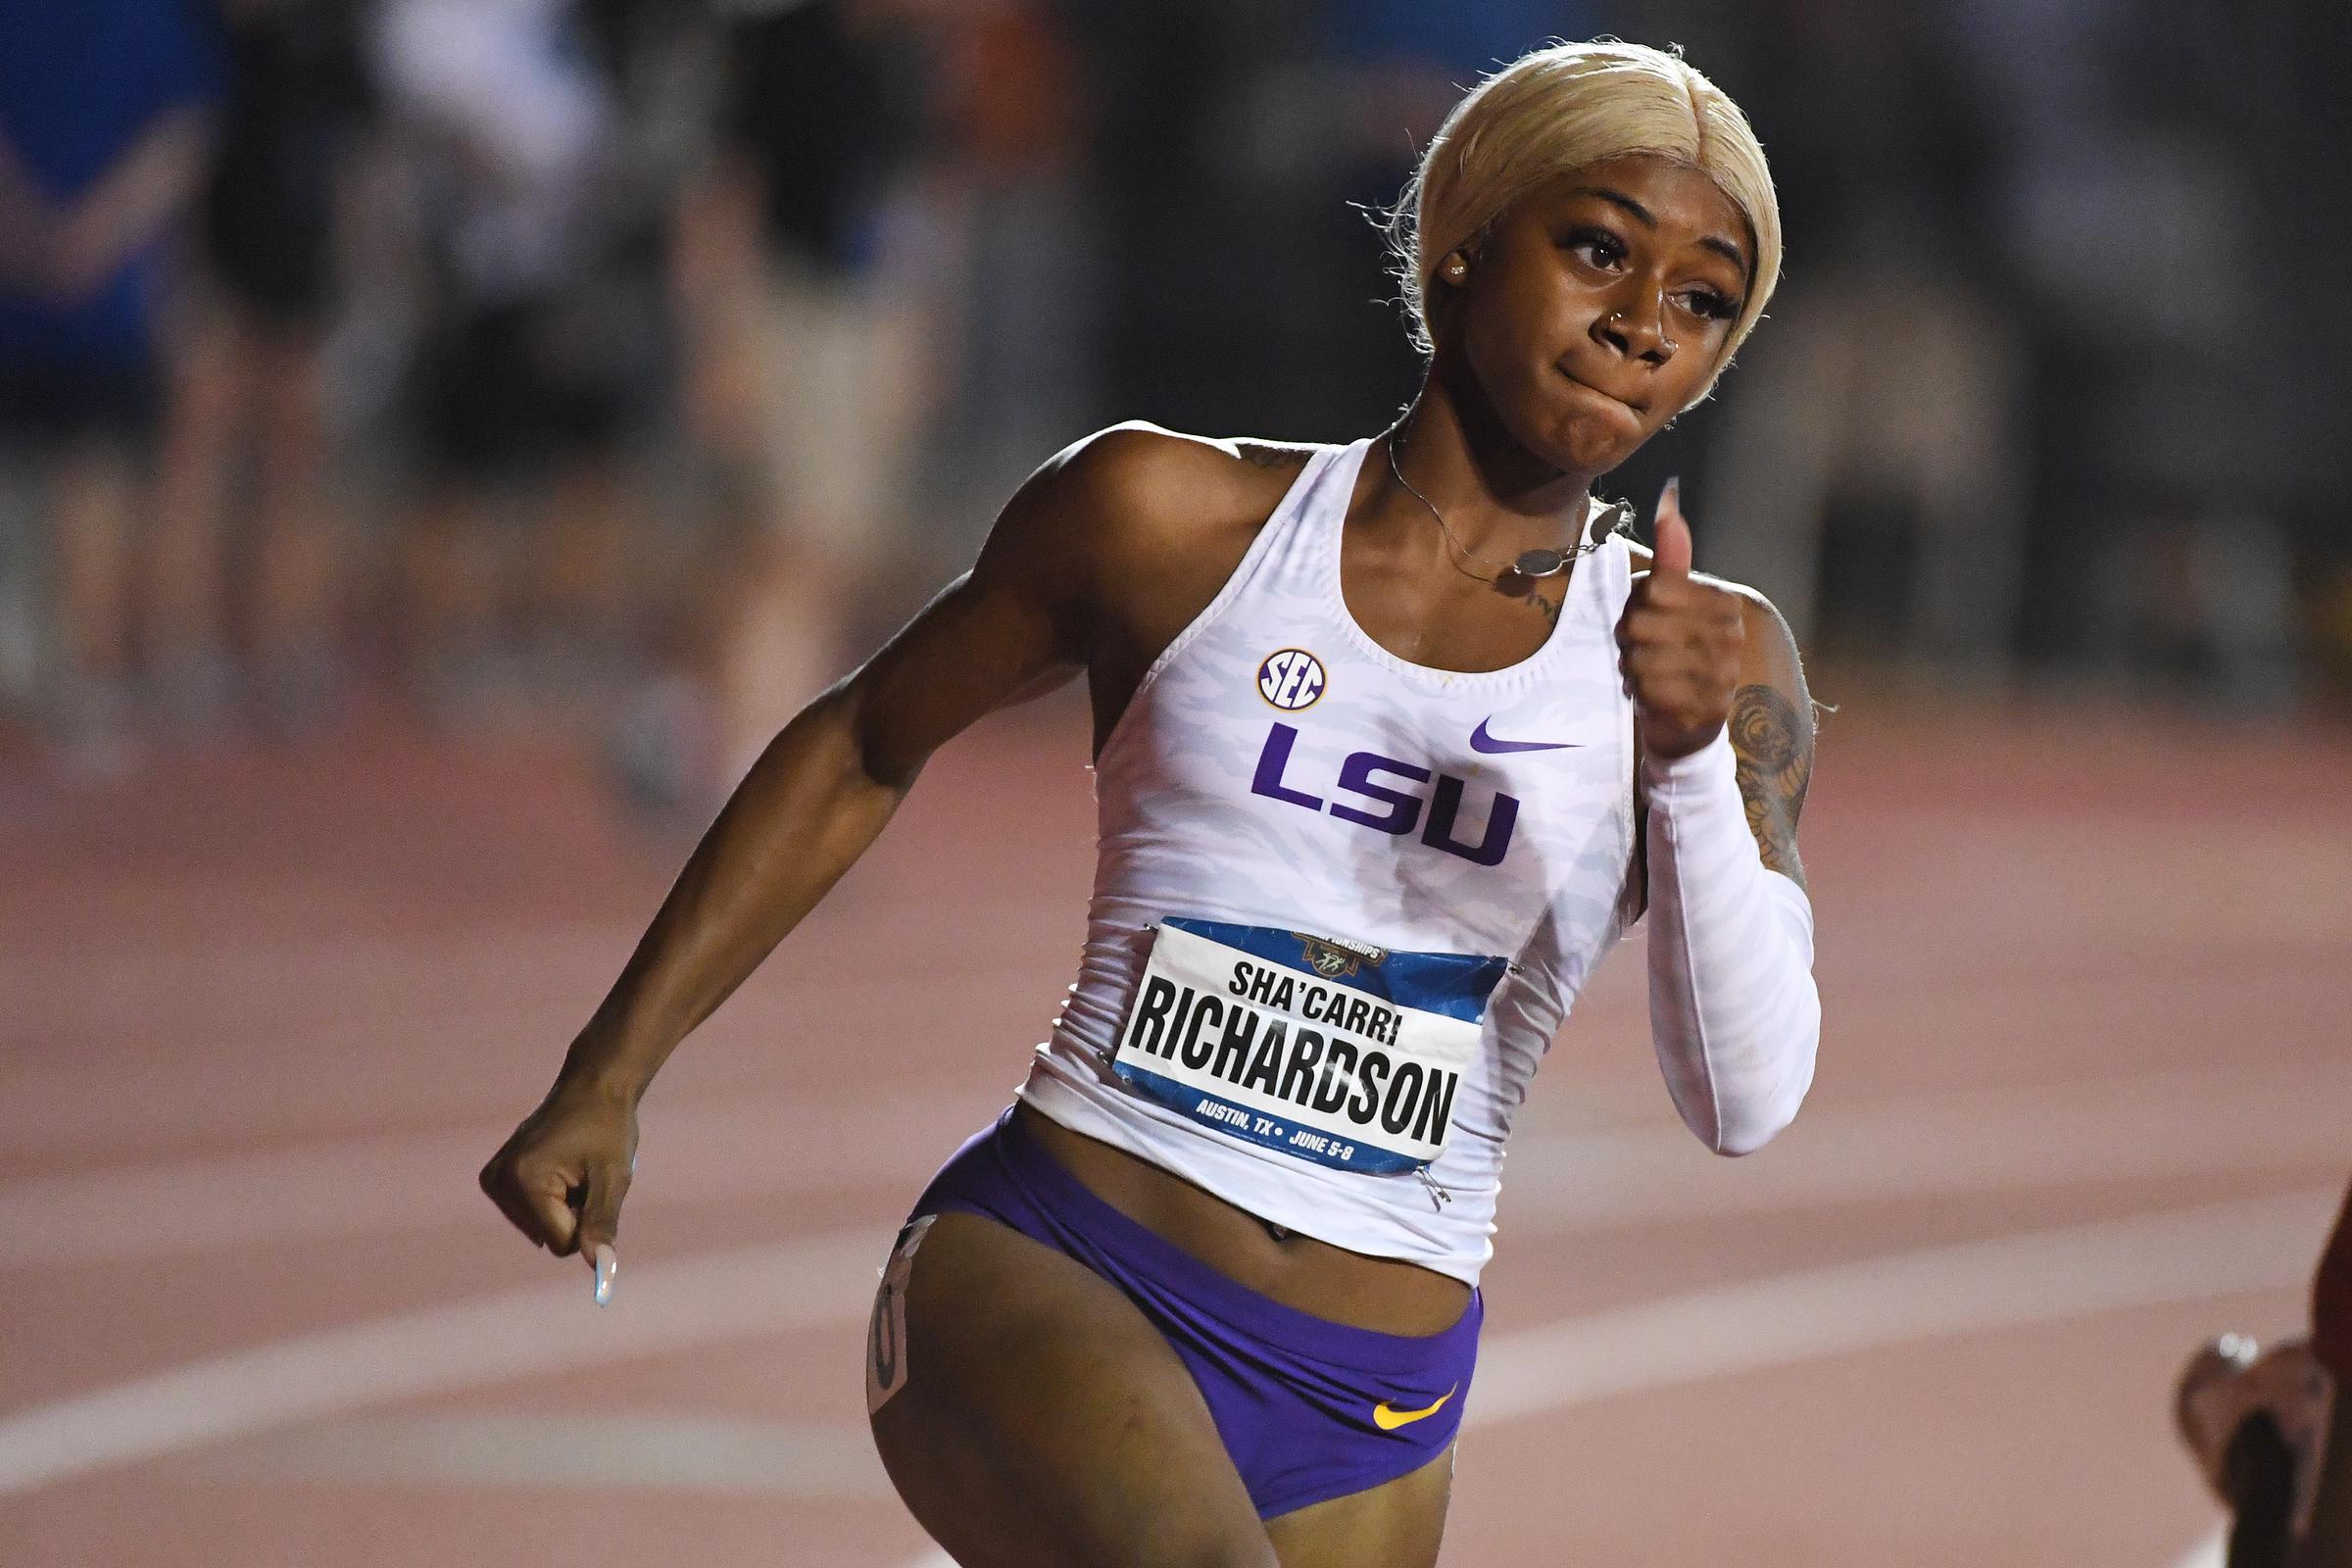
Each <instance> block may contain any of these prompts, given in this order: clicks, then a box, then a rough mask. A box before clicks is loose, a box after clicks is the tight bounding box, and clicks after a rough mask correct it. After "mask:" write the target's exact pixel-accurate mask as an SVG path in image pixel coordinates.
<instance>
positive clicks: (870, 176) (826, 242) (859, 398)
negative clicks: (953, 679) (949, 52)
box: [627, 0, 931, 810]
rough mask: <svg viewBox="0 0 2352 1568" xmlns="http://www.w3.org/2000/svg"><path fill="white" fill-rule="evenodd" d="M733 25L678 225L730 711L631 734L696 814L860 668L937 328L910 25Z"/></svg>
mask: <svg viewBox="0 0 2352 1568" xmlns="http://www.w3.org/2000/svg"><path fill="white" fill-rule="evenodd" d="M722 18H723V20H724V24H725V31H724V38H723V50H724V73H723V76H722V79H721V83H720V86H719V93H718V97H719V102H718V106H717V123H716V136H715V145H714V147H713V150H712V155H711V161H710V165H709V167H708V168H707V169H706V170H705V171H704V172H703V173H702V175H701V177H700V178H699V179H697V180H696V181H695V182H694V184H693V186H692V187H691V188H690V189H689V191H688V192H687V193H686V196H685V198H684V206H683V209H682V211H681V214H680V219H679V239H678V271H679V277H678V283H679V294H680V297H681V301H682V309H683V312H684V322H683V324H684V327H685V332H686V352H687V355H688V358H689V371H688V373H689V376H690V384H691V386H692V392H691V407H690V410H689V419H690V424H691V428H692V430H693V432H694V434H695V435H696V436H697V437H698V438H699V439H700V440H701V442H702V443H703V444H704V446H705V448H706V450H707V451H708V452H710V453H711V455H712V456H713V457H714V458H715V459H716V460H717V462H718V463H719V465H720V466H721V469H722V471H723V472H724V473H725V474H726V475H727V476H728V478H727V485H726V488H727V489H728V491H729V493H730V494H731V495H732V496H733V497H734V498H735V505H734V511H735V513H736V516H735V517H734V518H732V519H731V523H732V527H733V534H734V548H733V550H732V551H731V552H730V555H729V557H728V559H727V560H726V561H724V562H723V563H722V564H721V565H720V567H719V569H718V570H717V571H716V572H715V573H714V574H713V587H714V590H715V591H714V598H715V600H716V603H715V604H714V605H712V606H711V608H709V609H708V610H706V612H705V616H706V618H707V619H708V620H709V621H710V631H711V635H712V636H713V637H714V639H715V646H714V647H713V648H712V649H711V652H710V653H709V654H708V655H707V656H706V657H707V660H708V662H709V663H710V664H711V665H712V666H714V668H713V681H712V686H713V690H714V693H715V711H712V708H711V705H710V704H708V703H707V702H706V700H705V699H704V698H702V697H701V696H699V695H697V694H696V693H694V692H693V691H692V690H691V689H688V688H683V687H674V686H673V687H671V688H668V689H666V690H664V691H662V692H659V693H656V694H654V696H653V698H652V699H651V706H650V707H648V708H647V710H646V711H644V712H643V713H641V714H640V715H639V719H640V724H639V727H640V729H642V730H643V731H645V733H642V734H639V735H636V736H633V737H631V738H630V739H629V741H628V745H627V752H628V757H629V760H630V763H631V766H632V769H633V771H634V773H635V776H636V782H637V787H638V788H639V789H640V791H641V792H642V793H643V794H644V795H645V796H646V797H647V799H648V800H649V801H652V802H656V803H670V804H676V805H679V806H683V807H685V808H686V809H689V810H698V809H701V807H702V806H703V805H705V804H714V803H715V801H716V800H717V799H718V798H719V795H720V794H721V792H723V790H724V789H725V788H726V787H727V786H728V785H730V784H732V782H733V781H734V779H735V778H737V777H739V776H740V775H741V773H742V772H743V771H744V770H746V769H748V768H749V767H750V765H751V763H752V762H753V760H755V759H756V758H757V757H758V756H759V754H760V750H761V749H762V748H764V747H765V745H766V743H767V742H768V740H769V739H770V738H771V737H772V736H773V735H774V734H775V732H776V730H777V729H779V728H780V727H782V725H783V723H784V721H785V720H786V719H788V718H790V717H791V716H792V714H793V712H794V711H796V710H797V709H798V708H799V707H800V706H801V704H803V703H804V702H806V701H807V700H808V699H809V697H811V696H813V695H814V694H815V693H816V691H817V689H818V688H819V687H821V686H822V685H824V684H825V683H826V682H827V681H829V680H831V679H832V678H833V677H834V676H836V675H837V674H839V673H841V669H842V665H843V663H844V662H845V660H846V659H847V657H848V654H849V648H848V636H847V634H848V629H849V625H850V620H851V616H852V614H853V613H854V611H855V608H856V606H857V604H858V598H859V594H860V592H861V590H862V588H863V585H864V581H865V579H866V577H867V575H868V574H869V573H870V572H871V571H872V570H873V568H874V566H875V564H877V562H878V561H879V560H880V559H881V558H882V552H883V551H884V549H885V548H886V547H887V546H888V545H890V544H891V542H892V541H893V538H894V536H895V533H896V530H897V529H898V528H899V526H900V524H901V516H900V507H901V504H902V501H903V493H902V491H901V489H900V488H899V487H900V482H901V479H902V477H903V473H904V469H905V467H906V466H907V463H908V462H909V460H910V458H911V457H912V454H913V446H912V442H913V438H914V435H915V433H916V432H915V416H916V414H917V411H918V409H919V408H920V406H921V401H922V381H923V378H924V376H925V375H926V373H927V371H928V369H929V366H928V364H927V360H926V356H927V353H928V349H929V339H930V336H931V334H930V332H929V331H928V330H927V328H926V325H925V322H924V319H923V314H922V311H921V308H920V306H921V290H920V289H919V288H918V287H916V286H915V285H914V284H913V282H912V281H911V279H910V275H909V271H908V264H909V254H908V252H909V237H910V228H909V225H908V223H907V219H908V217H909V209H908V207H907V204H906V203H905V201H904V200H903V194H904V192H903V176H904V175H905V173H906V171H907V166H908V161H909V158H910V155H911V153H912V150H913V147H914V144H915V136H916V133H917V132H918V130H919V129H920V128H921V126H922V123H923V113H924V100H923V97H922V86H921V81H922V78H921V74H920V69H919V68H920V64H921V62H920V60H919V58H918V57H917V55H916V54H915V40H914V38H913V35H912V34H911V32H910V31H909V28H908V25H907V18H906V17H905V16H904V15H902V14H901V13H900V12H899V10H898V8H896V7H893V6H891V5H888V4H882V3H875V0H863V3H859V0H803V3H787V0H743V3H738V4H733V5H729V6H728V7H726V8H725V9H724V11H723V12H722Z"/></svg>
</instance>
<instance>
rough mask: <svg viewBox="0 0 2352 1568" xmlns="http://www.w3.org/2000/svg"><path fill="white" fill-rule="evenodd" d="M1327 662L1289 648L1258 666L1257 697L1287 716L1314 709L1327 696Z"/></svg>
mask: <svg viewBox="0 0 2352 1568" xmlns="http://www.w3.org/2000/svg"><path fill="white" fill-rule="evenodd" d="M1325 679H1326V677H1325V675H1324V673H1323V661H1321V660H1320V659H1317V658H1316V657H1315V656H1314V655H1312V654H1310V653H1308V652H1307V651H1306V650H1305V649H1303V648H1285V649H1282V650H1280V651H1279V652H1276V653H1271V654H1268V655H1267V656H1266V662H1264V663H1262V664H1260V665H1258V666H1257V695H1258V696H1260V697H1263V698H1264V699H1265V700H1266V701H1267V702H1269V703H1271V704H1273V705H1274V706H1275V707H1276V708H1279V709H1281V710H1282V711H1284V712H1286V713H1296V712H1297V711H1299V710H1300V709H1301V708H1312V707H1314V706H1315V700H1316V699H1317V698H1319V697H1321V696H1322V695H1323V686H1324V682H1325Z"/></svg>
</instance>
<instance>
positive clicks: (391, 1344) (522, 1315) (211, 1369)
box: [0, 1227, 889, 1495]
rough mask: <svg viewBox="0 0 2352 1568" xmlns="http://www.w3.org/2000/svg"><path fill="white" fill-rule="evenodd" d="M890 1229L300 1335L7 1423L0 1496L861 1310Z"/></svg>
mask: <svg viewBox="0 0 2352 1568" xmlns="http://www.w3.org/2000/svg"><path fill="white" fill-rule="evenodd" d="M888 1241H889V1233H888V1231H887V1230H885V1229H883V1228H881V1227H876V1228H874V1229H871V1230H858V1231H844V1232H836V1233H833V1234H831V1235H826V1236H816V1237H809V1238H807V1239H804V1240H802V1241H797V1242H789V1243H785V1244H782V1245H779V1246H769V1247H755V1248H745V1249H740V1250H729V1251H723V1252H712V1253H706V1254H703V1255H701V1256H697V1257H689V1258H681V1259H678V1260H675V1261H672V1262H665V1263H650V1264H644V1265H641V1266H639V1267H637V1268H634V1269H632V1270H631V1271H629V1273H628V1274H627V1276H626V1277H625V1278H624V1279H623V1280H622V1282H621V1287H620V1288H621V1292H622V1298H621V1299H620V1301H619V1302H618V1304H616V1306H615V1307H614V1308H613V1310H611V1311H608V1312H599V1311H598V1310H597V1309H596V1308H595V1307H594V1306H592V1305H590V1304H589V1299H588V1272H587V1270H586V1269H585V1268H577V1267H566V1268H565V1269H564V1274H565V1281H564V1284H563V1285H562V1286H561V1287H557V1286H554V1285H542V1286H534V1287H532V1288H530V1289H528V1290H519V1291H511V1292H506V1293H503V1294H501V1295H497V1296H490V1297H483V1298H479V1299H474V1300H471V1301H462V1302H458V1303H455V1304H452V1305H448V1306H437V1307H428V1308H425V1309H423V1310H421V1311H414V1312H402V1313H398V1314H394V1315H391V1316H387V1317H381V1318H376V1319H374V1320H372V1321H369V1322H365V1323H355V1324H351V1325H348V1326H345V1327H341V1328H333V1329H326V1330H323V1331H320V1332H319V1333H314V1334H305V1335H300V1336H297V1337H295V1338H292V1339H287V1340H281V1341H278V1342H275V1343H273V1344H270V1345H265V1346H260V1347H257V1348H253V1349H250V1350H242V1351H237V1352H234V1353H231V1354H228V1355H223V1356H218V1357H215V1358H212V1359H209V1360H203V1361H197V1362H192V1363H190V1364H188V1365H185V1366H181V1367H177V1368H174V1369H172V1370H171V1371H168V1372H162V1373H158V1374H155V1375H153V1376H149V1377H142V1378H137V1379H133V1380H132V1381H130V1382H127V1383H121V1384H117V1385H115V1386H114V1387H112V1388H108V1389H102V1390H99V1391H98V1392H96V1393H93V1394H86V1395H80V1396H77V1397H71V1398H65V1399H59V1400H56V1401H53V1402H51V1403H48V1404H41V1405H35V1406H33V1407H32V1408H30V1409H27V1410H24V1411H20V1412H18V1413H16V1414H13V1415H11V1416H9V1417H8V1418H7V1419H5V1420H0V1495H6V1494H9V1493H16V1492H24V1491H27V1490H29V1489H31V1488H34V1487H38V1486H43V1485H46V1484H47V1483H49V1482H52V1481H57V1480H60V1479H62V1478H64V1477H66V1476H71V1475H75V1474H78V1473H80V1472H82V1471H86V1470H94V1469H99V1468H102V1467H105V1466H108V1465H118V1464H127V1463H130V1462H133V1461H136V1460H140V1459H148V1458H153V1457H155V1456H157V1455H160V1454H165V1453H172V1452H175V1451H178V1450H181V1449H185V1448H192V1447H196V1446H202V1445H205V1444H210V1443H216V1442H219V1441H221V1440H222V1439H225V1438H234V1437H242V1436H245V1435H247V1434H249V1433H254V1432H260V1431H266V1430H269V1429H270V1428H274V1427H281V1426H285V1425H288V1424H289V1423H292V1422H296V1421H302V1420H308V1419H313V1418H317V1417H322V1416H329V1415H336V1414H340V1413H342V1412H344V1411H347V1410H355V1409H362V1408H366V1407H368V1406H370V1405H377V1404H383V1403H387V1402H390V1401H392V1400H395V1399H404V1398H417V1397H424V1396H429V1395H435V1394H447V1393H452V1392H455V1391H457V1390H461V1389H471V1388H478V1387H481V1386H482V1385H485V1384H491V1383H498V1382H503V1381H506V1380H509V1379H515V1378H524V1377H529V1376H532V1375H534V1374H540V1373H548V1372H556V1371H565V1370H572V1369H577V1368H583V1367H585V1368H594V1367H596V1366H598V1365H600V1364H603V1363H610V1362H615V1361H623V1360H627V1359H630V1358H631V1357H636V1356H647V1355H660V1354H667V1353H669V1352H672V1351H675V1350H679V1349H685V1348H692V1347H696V1346H704V1345H712V1344H718V1343H721V1342H724V1341H728V1340H736V1339H749V1338H756V1337H760V1336H764V1335H772V1334H781V1333H786V1332H789V1331H791V1330H794V1329H800V1328H806V1327H809V1326H810V1325H812V1324H818V1323H837V1322H840V1321H841V1320H842V1319H844V1318H845V1317H856V1316H858V1315H861V1314H862V1313H863V1311H864V1310H865V1307H864V1303H865V1302H866V1301H867V1300H868V1299H870V1298H871V1295H872V1292H873V1288H874V1281H875V1279H876V1277H877V1274H878V1270H879V1267H880V1264H881V1262H882V1257H883V1253H884V1251H885V1250H887V1246H888Z"/></svg>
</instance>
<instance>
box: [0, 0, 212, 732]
mask: <svg viewBox="0 0 2352 1568" xmlns="http://www.w3.org/2000/svg"><path fill="white" fill-rule="evenodd" d="M215 89H216V62H215V60H214V58H213V54H212V50H211V47H210V39H209V37H208V35H207V33H206V32H205V31H204V29H203V26H202V24H201V22H200V19H199V18H198V17H196V16H195V15H193V14H192V13H191V12H190V10H189V9H188V5H187V3H186V0H75V3H74V4H72V5H30V4H18V5H8V6H0V449H4V450H0V552H5V556H4V557H0V560H4V561H5V571H4V573H0V591H5V593H6V596H7V598H6V602H5V604H0V651H4V656H5V658H6V661H7V669H6V675H7V678H8V681H9V685H10V686H11V687H12V688H13V689H14V692H15V694H16V695H18V696H20V697H25V696H29V697H32V698H33V699H34V700H35V701H36V702H39V703H40V704H41V705H42V706H43V707H44V708H45V709H46V716H47V718H48V720H49V722H50V725H51V727H52V736H53V739H54V742H55V744H56V747H57V754H58V757H59V759H60V760H61V761H62V762H63V763H64V764H65V765H66V767H67V768H68V770H69V771H75V772H107V771H113V770H117V769H120V768H121V767H122V766H123V765H125V763H126V762H127V761H128V760H129V758H130V755H131V751H130V749H131V743H132V738H133V725H132V717H131V709H132V695H131V690H130V686H129V681H130V677H131V674H132V671H133V668H134V661H135V659H136V658H137V655H138V653H139V652H140V648H139V643H140V641H141V639H140V638H139V636H138V635H137V631H136V624H135V622H136V615H137V611H138V605H137V601H136V598H135V595H134V592H133V584H134V582H135V581H136V573H135V571H134V567H133V563H134V561H135V560H136V558H137V554H138V552H140V551H141V550H142V549H143V548H144V546H145V545H146V543H147V538H146V532H145V530H144V529H143V528H142V527H141V526H140V525H139V524H140V518H139V516H138V513H139V511H140V508H139V506H138V504H137V501H136V497H137V495H138V492H139V487H140V483H141V466H142V464H143V461H144V459H145V458H146V456H147V453H148V447H149V443H150V438H151V436H152V434H153V428H154V419H155V413H156V404H157V395H156V393H157V387H156V379H157V365H156V341H157V333H158V324H157V323H158V311H159V308H160V307H159V299H158V295H159V292H160V290H161V286H162V282H163V275H164V274H163V270H162V265H163V264H162V251H163V246H164V243H165V241H166V239H167V238H168V236H169V235H170V234H171V232H172V227H173V225H174V223H175V222H176V221H178V220H179V219H180V218H181V216H182V215H183V214H184V212H185V211H186V209H187V206H188V203H189V199H190V197H191V196H192V195H193V193H194V191H195V189H196V187H197V183H198V181H199V179H200V178H201V176H202V171H203V158H204V148H205V142H206V135H207V111H208V106H209V104H210V101H211V99H212V96H213V94H214V91H215ZM44 555H45V556H46V560H44V559H43V558H44ZM45 583H53V584H54V589H55V593H54V600H53V602H52V601H51V600H50V598H49V596H48V595H45V594H44V593H43V592H42V591H41V589H42V586H43V585H44V584H45Z"/></svg>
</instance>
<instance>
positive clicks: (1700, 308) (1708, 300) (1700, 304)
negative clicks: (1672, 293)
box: [1683, 288, 1740, 321]
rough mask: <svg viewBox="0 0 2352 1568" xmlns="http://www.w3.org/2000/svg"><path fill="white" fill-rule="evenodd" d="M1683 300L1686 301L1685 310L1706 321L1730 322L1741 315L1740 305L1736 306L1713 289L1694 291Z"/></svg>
mask: <svg viewBox="0 0 2352 1568" xmlns="http://www.w3.org/2000/svg"><path fill="white" fill-rule="evenodd" d="M1683 298H1684V301H1685V308H1686V309H1688V310H1689V311H1690V312H1691V315H1693V316H1696V317H1700V318H1703V319H1706V320H1710V321H1728V320H1730V319H1732V318H1733V317H1735V316H1737V315H1739V314H1740V307H1739V306H1738V305H1736V304H1734V303H1733V302H1732V301H1731V299H1730V298H1728V297H1727V296H1725V295H1722V294H1718V293H1716V292H1715V291H1714V290H1713V289H1711V288H1697V289H1692V290H1691V292H1690V293H1689V294H1686V295H1685V296H1683Z"/></svg>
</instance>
